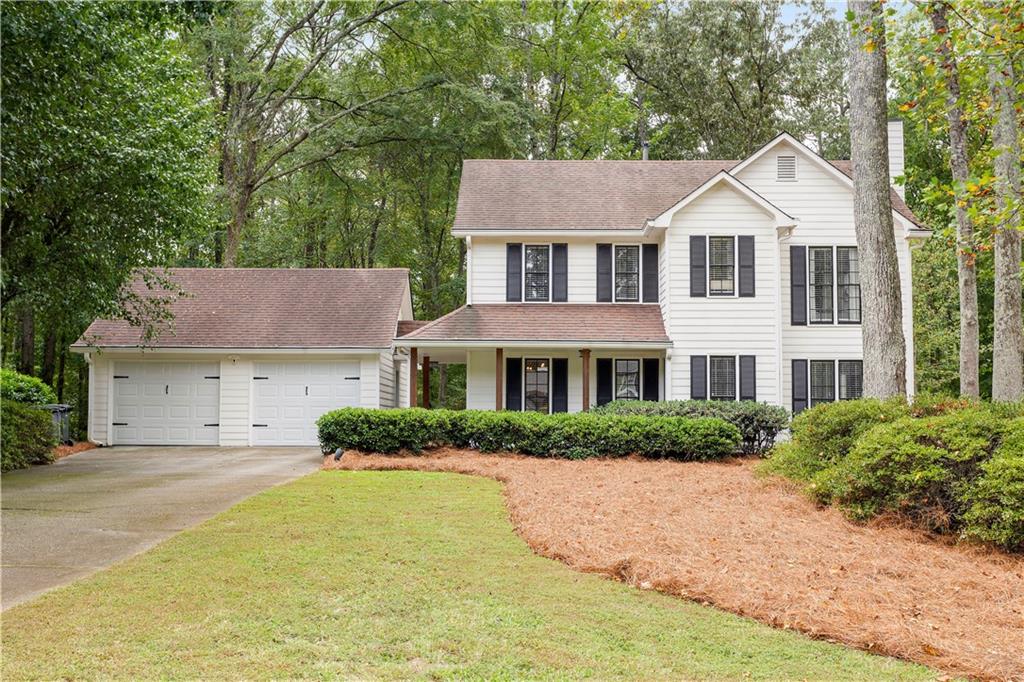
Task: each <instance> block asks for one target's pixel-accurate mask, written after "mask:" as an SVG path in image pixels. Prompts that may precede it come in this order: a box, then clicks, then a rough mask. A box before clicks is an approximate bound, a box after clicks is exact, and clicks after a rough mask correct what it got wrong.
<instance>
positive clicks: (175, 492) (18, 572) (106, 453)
mask: <svg viewBox="0 0 1024 682" xmlns="http://www.w3.org/2000/svg"><path fill="white" fill-rule="evenodd" d="M319 464H320V453H319V450H318V449H317V448H217V447H153V446H150V447H131V446H120V447H113V448H99V449H96V450H89V451H87V452H82V453H79V454H77V455H73V456H71V457H67V458H65V459H62V460H60V461H58V462H57V463H55V464H53V465H50V466H39V467H33V468H31V469H25V470H22V471H12V472H10V473H7V474H4V476H3V484H2V485H3V489H2V509H3V512H2V533H3V540H2V550H3V554H2V557H0V559H2V568H0V582H2V589H0V607H2V608H4V609H6V608H7V607H9V606H13V605H14V604H17V603H20V602H23V601H25V600H27V599H31V598H32V597H34V596H36V595H37V594H39V593H41V592H44V591H46V590H49V589H51V588H54V587H57V586H58V585H64V584H66V583H69V582H71V581H73V580H77V579H78V578H81V577H82V576H85V575H88V574H90V573H92V572H94V571H98V570H100V569H102V568H106V567H107V566H109V565H111V564H113V563H115V562H117V561H121V560H123V559H126V558H128V557H130V556H132V555H133V554H138V553H139V552H142V551H143V550H146V549H148V548H150V547H152V546H153V545H155V544H157V543H158V542H160V541H162V540H164V539H166V538H168V537H170V536H172V535H174V534H175V533H178V532H179V531H182V530H184V529H186V528H189V527H191V526H194V525H196V524H197V523H199V522H200V521H203V520H205V519H208V518H210V517H211V516H213V515H214V514H217V513H218V512H221V511H223V510H225V509H227V508H228V507H230V506H232V505H233V504H235V503H237V502H239V501H241V500H244V499H245V498H247V497H249V496H251V495H254V494H255V493H258V492H260V491H262V490H265V489H267V488H269V487H271V486H274V485H277V484H279V483H284V482H286V481H290V480H292V479H295V478H298V477H299V476H302V475H303V474H307V473H310V472H312V471H315V470H316V469H317V467H318V466H319Z"/></svg>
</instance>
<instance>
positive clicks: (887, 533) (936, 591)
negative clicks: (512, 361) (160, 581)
mask: <svg viewBox="0 0 1024 682" xmlns="http://www.w3.org/2000/svg"><path fill="white" fill-rule="evenodd" d="M324 462H325V463H324V467H325V468H338V469H349V470H363V469H376V470H380V469H415V470H419V471H442V472H454V473H463V474H474V475H478V476H487V477H490V478H494V479H497V480H499V481H501V482H503V483H505V495H506V498H507V501H508V506H509V510H510V514H511V518H512V523H513V524H514V526H515V528H516V530H517V532H518V533H519V534H520V535H521V536H522V537H523V538H524V539H525V540H526V542H527V543H528V544H529V545H530V547H532V548H533V550H534V551H536V552H537V553H538V554H541V555H543V556H546V557H550V558H553V559H558V560H560V561H563V562H565V563H566V564H568V565H570V566H571V567H573V568H575V569H578V570H581V571H588V572H594V573H601V574H605V575H607V576H610V577H613V578H615V579H618V580H622V581H624V582H627V583H630V584H633V585H636V586H638V587H641V588H644V589H655V590H659V591H662V592H668V593H671V594H675V595H679V596H682V597H686V598H688V599H693V600H696V601H699V602H704V603H708V604H713V605H715V606H717V607H719V608H722V609H725V610H728V611H731V612H733V613H738V614H741V615H744V616H749V617H751V618H755V619H757V620H759V621H762V622H765V623H768V624H770V625H773V626H775V627H781V628H793V629H796V630H799V631H801V632H804V633H807V634H809V635H811V636H813V637H817V638H821V639H827V640H832V641H836V642H842V643H844V644H848V645H851V646H855V647H859V648H862V649H866V650H870V651H873V652H876V653H882V654H887V655H890V656H897V657H900V658H904V659H909V660H912V661H917V662H919V663H923V664H925V665H930V666H935V667H937V668H941V669H943V670H945V671H947V672H950V673H955V674H961V675H962V674H966V675H970V676H973V677H979V678H988V679H1017V680H1024V558H1020V557H1014V556H1009V555H1005V554H1001V553H998V552H995V551H989V550H984V549H980V548H972V547H963V546H959V547H958V546H951V545H949V544H946V543H942V542H939V541H936V540H933V539H929V538H927V537H925V536H922V535H921V534H920V533H917V532H915V531H911V530H909V529H904V528H899V527H893V526H892V525H890V526H888V527H886V526H883V525H881V524H875V525H858V524H854V523H851V522H850V521H847V520H846V519H845V518H844V517H843V516H842V514H840V513H839V512H838V511H837V510H835V509H821V508H817V507H816V506H815V505H814V504H813V503H812V502H811V501H810V500H808V499H806V498H805V497H804V496H802V495H801V494H799V493H798V492H795V491H794V490H793V489H792V487H790V486H787V485H785V484H783V483H781V482H778V481H765V480H761V479H757V478H755V477H754V474H753V467H754V464H755V462H754V461H751V460H733V461H727V462H717V463H698V462H671V461H646V460H638V459H627V460H621V459H619V460H590V461H568V460H555V459H537V458H531V457H521V456H515V455H501V456H498V455H481V454H480V453H477V452H471V451H460V450H451V449H441V450H435V451H433V452H430V453H428V454H425V455H420V456H384V455H364V454H359V453H355V452H351V451H349V452H346V453H345V455H344V457H343V458H342V460H341V461H340V462H337V463H336V462H334V461H333V460H332V459H331V458H329V457H328V458H326V459H325V460H324Z"/></svg>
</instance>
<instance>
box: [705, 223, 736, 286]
mask: <svg viewBox="0 0 1024 682" xmlns="http://www.w3.org/2000/svg"><path fill="white" fill-rule="evenodd" d="M735 273H736V240H735V238H734V237H708V293H709V294H710V295H711V296H732V295H733V293H734V292H735Z"/></svg>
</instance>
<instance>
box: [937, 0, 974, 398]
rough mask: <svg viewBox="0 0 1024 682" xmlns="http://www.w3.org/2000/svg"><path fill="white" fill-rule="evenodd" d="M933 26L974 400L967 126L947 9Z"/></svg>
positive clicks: (963, 360)
mask: <svg viewBox="0 0 1024 682" xmlns="http://www.w3.org/2000/svg"><path fill="white" fill-rule="evenodd" d="M932 9H933V11H932V13H931V20H932V27H933V28H934V29H935V33H936V34H938V35H939V37H940V40H941V41H942V42H941V44H940V46H939V54H940V55H941V56H942V68H943V70H944V71H945V73H946V118H947V120H948V123H949V165H950V170H952V172H953V183H954V186H955V188H956V192H957V196H956V241H957V253H956V261H957V277H958V279H959V281H960V395H963V396H967V397H971V398H977V397H978V395H979V394H980V382H979V379H978V356H979V352H980V351H979V341H978V274H977V271H976V270H975V263H974V261H975V253H974V226H973V225H972V224H971V219H970V217H969V216H968V215H967V203H966V202H967V199H966V197H964V196H962V192H963V188H964V186H965V185H966V184H967V180H968V178H969V176H970V173H969V171H968V168H967V124H966V122H965V120H964V111H963V107H961V106H960V72H959V69H958V67H957V62H956V56H955V55H954V54H953V45H952V42H951V41H950V39H949V37H948V36H949V20H948V18H947V16H946V14H947V11H948V9H949V8H948V6H947V4H946V3H945V2H936V3H933V5H932Z"/></svg>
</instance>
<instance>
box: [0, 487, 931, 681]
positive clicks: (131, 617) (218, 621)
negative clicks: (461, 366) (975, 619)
mask: <svg viewBox="0 0 1024 682" xmlns="http://www.w3.org/2000/svg"><path fill="white" fill-rule="evenodd" d="M3 626H4V642H3V644H4V651H3V661H2V666H3V668H2V670H0V676H2V678H3V679H4V680H23V679H32V678H42V679H47V680H50V679H140V680H155V679H201V680H202V679H214V680H220V679H231V680H235V679H358V680H377V679H410V678H416V679H452V680H465V679H471V680H472V679H483V680H520V679H554V680H566V679H580V678H588V679H596V680H613V679H629V680H657V679H663V680H683V679H687V680H693V679H700V680H708V679H732V680H738V679H748V678H753V679H767V680H923V679H934V678H935V676H936V672H935V671H933V670H928V669H926V668H923V667H921V666H916V665H912V664H908V663H905V662H903V661H898V660H896V659H892V658H884V657H881V656H871V655H869V654H866V653H864V652H861V651H857V650H854V649H850V648H847V647H842V646H838V645H835V644H829V643H827V642H819V641H814V640H811V639H810V638H807V637H804V636H803V635H800V634H798V633H794V632H784V631H780V630H774V629H772V628H769V627H767V626H765V625H763V624H761V623H757V622H755V621H753V620H751V619H748V618H741V617H739V616H735V615H733V614H730V613H726V612H724V611H720V610H718V609H713V608H708V607H704V606H700V605H698V604H694V603H691V602H687V601H683V600H680V599H675V598H673V597H669V596H666V595H663V594H658V593H657V592H650V591H648V592H644V591H641V590H637V589H634V588H632V587H629V586H626V585H623V584H620V583H616V582H613V581H610V580H605V579H603V578H601V577H599V576H596V575H586V574H582V573H579V572H576V571H573V570H571V569H570V568H568V567H566V566H565V565H563V564H561V563H559V562H557V561H551V560H549V559H545V558H542V557H539V556H537V555H536V554H534V553H533V552H531V551H530V548H529V547H527V545H526V543H525V542H523V540H522V539H521V538H519V537H518V536H517V535H516V534H515V533H514V532H513V528H512V526H511V524H510V523H509V520H508V513H507V511H506V509H505V506H504V504H503V501H502V494H501V485H500V484H498V483H496V482H494V481H490V480H486V479H483V478H478V477H471V476H455V475H450V474H434V473H419V472H408V471H392V472H367V471H364V472H321V473H317V474H313V475H311V476H306V477H304V478H302V479H300V480H298V481H294V482H292V483H289V484H286V485H282V486H278V487H275V488H273V489H271V490H268V491H266V492H264V493H261V494H259V495H256V496H255V497H252V498H250V499H248V500H246V501H244V502H242V503H241V504H239V505H237V506H235V507H233V508H232V509H230V510H229V511H227V512H225V513H223V514H220V515H218V516H216V517H215V518H213V519H211V520H209V521H207V522H205V523H203V524H202V525H200V526H198V527H196V528H193V529H191V530H187V531H185V532H183V533H181V534H179V535H176V536H174V537H172V538H170V539H169V540H167V541H166V542H164V543H162V544H160V545H159V546H158V547H155V548H154V549H152V550H151V551H149V552H146V553H145V554H141V555H138V556H135V557H133V558H131V559H129V560H127V561H125V562H124V563H121V564H118V565H116V566H113V567H111V568H109V569H107V570H105V571H101V572H99V573H97V574H95V575H92V576H90V577H88V578H84V579H82V580H80V581H77V582H75V583H73V584H71V585H67V586H65V587H61V588H58V589H56V590H54V591H53V592H51V593H49V594H45V595H43V596H41V597H39V598H38V599H35V600H33V601H31V602H28V603H25V604H20V605H18V606H15V607H13V608H11V609H9V610H8V611H6V612H5V613H4V614H3Z"/></svg>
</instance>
